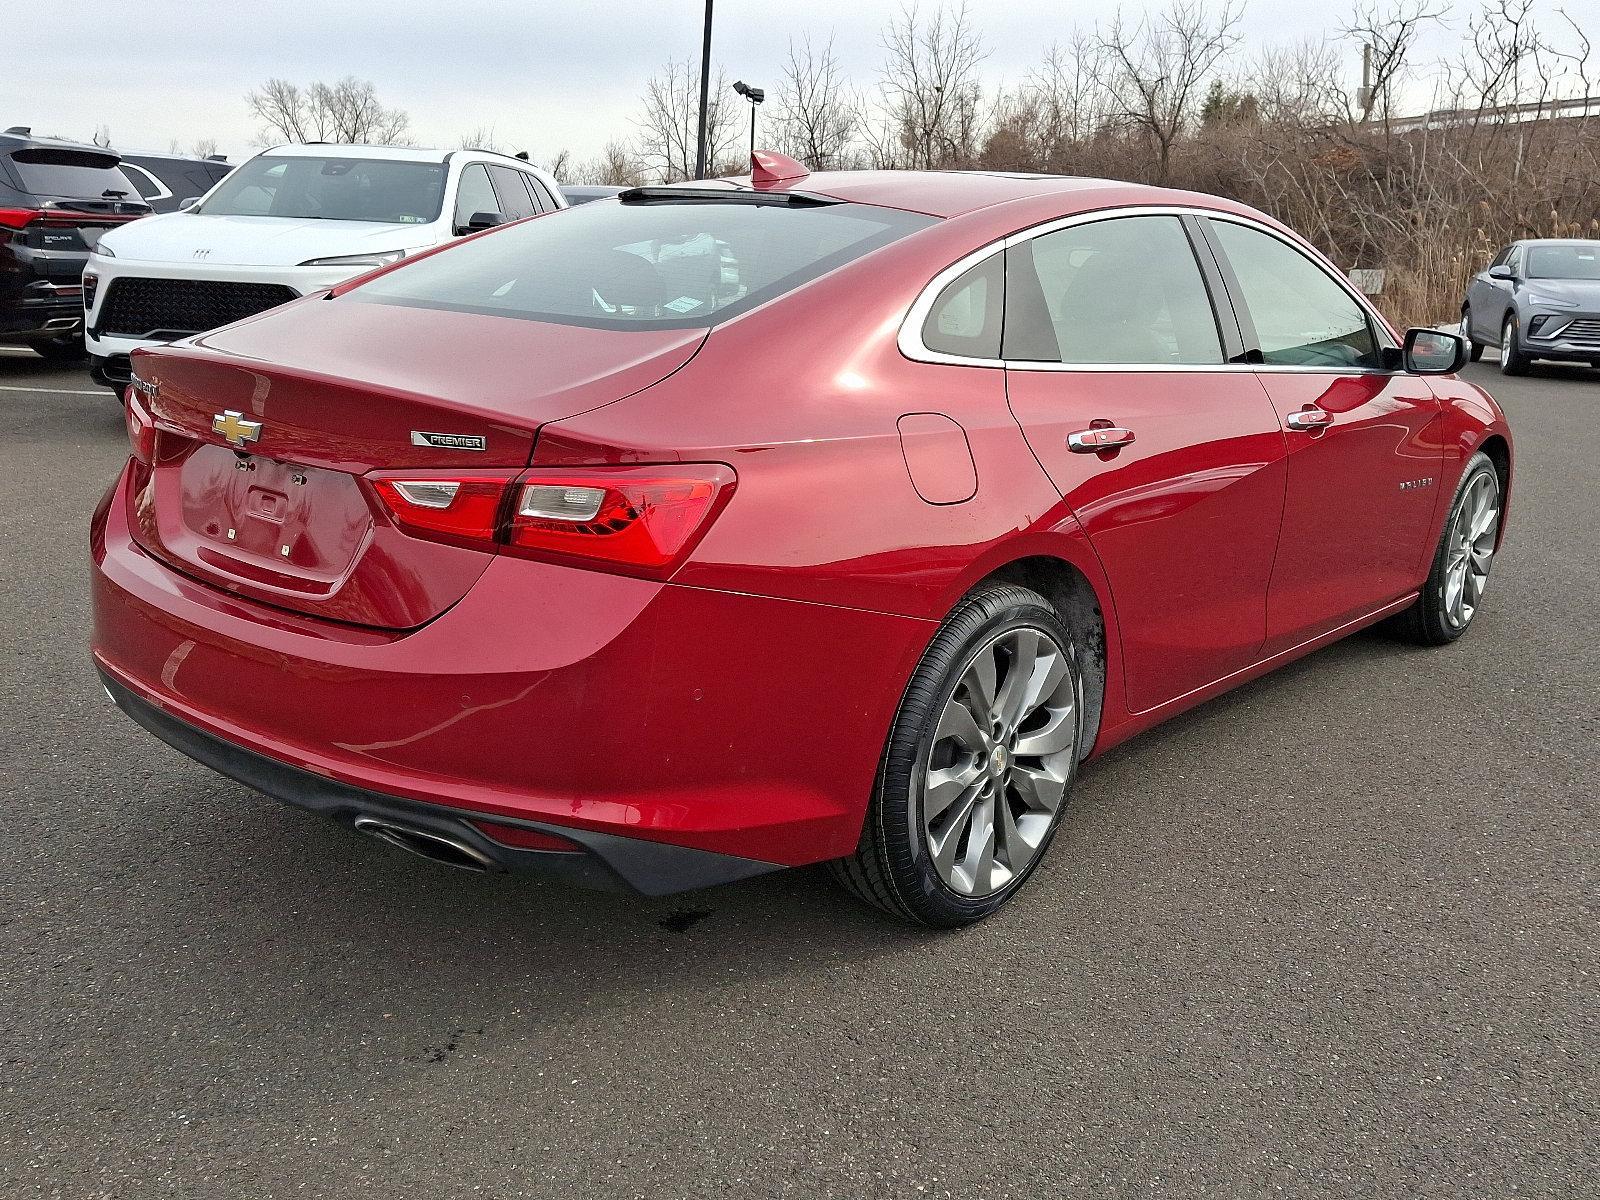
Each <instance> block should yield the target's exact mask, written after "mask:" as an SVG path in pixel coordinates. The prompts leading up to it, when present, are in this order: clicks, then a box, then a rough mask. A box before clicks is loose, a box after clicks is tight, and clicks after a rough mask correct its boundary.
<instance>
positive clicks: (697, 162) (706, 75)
mask: <svg viewBox="0 0 1600 1200" xmlns="http://www.w3.org/2000/svg"><path fill="white" fill-rule="evenodd" d="M710 88H711V0H706V36H705V42H704V44H703V45H702V46H701V48H700V136H699V139H698V141H697V144H696V146H695V151H694V177H695V178H696V179H704V178H705V177H706V108H707V106H708V105H709V103H710V100H711V91H710Z"/></svg>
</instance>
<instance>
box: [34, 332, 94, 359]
mask: <svg viewBox="0 0 1600 1200" xmlns="http://www.w3.org/2000/svg"><path fill="white" fill-rule="evenodd" d="M33 350H34V353H36V354H37V355H39V357H41V358H43V359H44V360H45V361H46V362H53V363H75V362H82V361H83V360H84V359H85V358H87V357H88V356H89V348H88V347H87V346H85V345H84V344H83V339H82V338H81V337H71V338H51V339H50V340H49V341H48V342H35V343H33Z"/></svg>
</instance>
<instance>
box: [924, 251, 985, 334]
mask: <svg viewBox="0 0 1600 1200" xmlns="http://www.w3.org/2000/svg"><path fill="white" fill-rule="evenodd" d="M1005 264H1006V256H1005V254H1004V253H1000V254H991V255H990V256H989V257H988V258H986V259H984V260H983V261H982V262H981V263H979V264H978V265H977V266H975V267H971V268H969V269H968V270H966V271H964V272H962V273H961V274H960V275H959V276H957V277H956V278H955V279H953V280H951V281H950V282H949V283H948V284H946V285H945V287H944V290H943V291H942V292H940V293H939V298H938V299H937V300H935V301H934V302H933V307H932V308H931V309H929V310H928V319H927V320H926V321H924V322H923V324H922V344H923V345H924V346H926V347H927V348H928V349H929V350H936V351H938V352H939V353H941V354H959V355H961V356H963V357H965V358H999V357H1000V317H1001V313H1002V312H1003V311H1004V308H1005V269H1006V268H1005Z"/></svg>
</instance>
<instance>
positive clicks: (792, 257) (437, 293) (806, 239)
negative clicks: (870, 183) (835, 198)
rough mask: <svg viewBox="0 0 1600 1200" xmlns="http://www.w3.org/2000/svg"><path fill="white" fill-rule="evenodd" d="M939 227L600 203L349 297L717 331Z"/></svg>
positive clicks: (821, 208)
mask: <svg viewBox="0 0 1600 1200" xmlns="http://www.w3.org/2000/svg"><path fill="white" fill-rule="evenodd" d="M932 223H933V218H932V217H925V216H922V215H920V214H917V213H908V212H899V211H896V210H894V209H885V208H873V207H870V206H867V205H861V204H820V205H792V204H789V203H785V202H782V201H778V200H773V201H771V202H763V201H758V200H755V199H752V198H747V199H744V200H737V201H721V200H698V201H662V200H648V201H634V200H629V201H626V202H623V201H616V200H602V201H598V202H596V203H593V204H585V205H583V206H582V207H581V208H572V209H568V210H566V211H564V212H558V213H552V214H550V215H549V216H544V217H539V218H536V219H534V220H532V221H526V222H523V223H521V224H518V225H514V226H512V227H510V228H508V229H504V230H498V231H496V232H494V233H491V234H489V235H487V236H485V237H481V238H477V239H475V240H473V241H470V242H466V243H463V244H462V245H460V246H456V247H453V248H452V249H449V250H447V251H445V252H443V253H441V254H435V255H432V256H431V257H429V258H425V259H422V260H420V261H418V262H416V263H414V264H412V265H410V266H406V267H402V268H400V269H398V270H395V271H391V272H388V273H387V274H385V275H382V276H379V277H378V278H377V279H374V280H372V281H371V282H369V283H366V284H364V285H362V286H361V287H359V288H357V289H356V290H355V291H353V292H351V293H349V298H350V299H352V300H360V301H367V302H371V303H378V304H398V305H404V306H408V307H416V308H438V309H447V310H452V311H458V312H474V313H486V314H490V315H494V316H506V317H521V318H526V319H528V320H535V321H554V322H558V323H562V324H568V325H587V326H592V327H596V328H608V329H645V328H649V329H671V328H678V327H693V326H706V325H715V324H718V323H719V322H722V321H726V320H728V319H730V318H732V317H735V316H737V315H738V314H740V313H742V312H746V311H748V310H749V309H752V308H754V307H755V306H756V305H758V304H762V303H765V302H766V301H768V300H771V299H773V298H774V297H776V296H781V295H783V294H784V293H785V292H788V291H791V290H793V289H794V288H797V287H799V286H801V285H802V284H804V283H807V282H809V281H810V280H813V279H816V278H817V277H818V276H820V275H823V274H825V273H827V272H828V271H831V270H833V269H834V268H835V267H839V266H842V265H843V264H845V263H847V262H850V261H852V260H854V259H857V258H860V257H861V256H862V255H864V254H869V253H871V252H872V251H873V250H876V249H878V248H879V247H881V246H885V245H887V244H888V243H890V242H892V241H894V240H896V239H897V238H900V237H904V236H905V235H906V234H908V233H911V232H913V231H915V230H918V229H922V228H924V227H926V226H928V225H930V224H932Z"/></svg>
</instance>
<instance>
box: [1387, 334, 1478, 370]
mask: <svg viewBox="0 0 1600 1200" xmlns="http://www.w3.org/2000/svg"><path fill="white" fill-rule="evenodd" d="M1402 353H1403V355H1404V361H1405V367H1406V370H1407V371H1409V372H1410V373H1411V374H1413V375H1453V374H1455V372H1457V371H1459V370H1460V369H1461V368H1462V367H1463V366H1465V365H1466V361H1467V340H1466V339H1465V338H1464V337H1462V336H1461V335H1460V334H1459V333H1445V332H1444V331H1443V330H1440V329H1408V330H1406V344H1405V349H1404V350H1403V351H1402Z"/></svg>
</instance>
